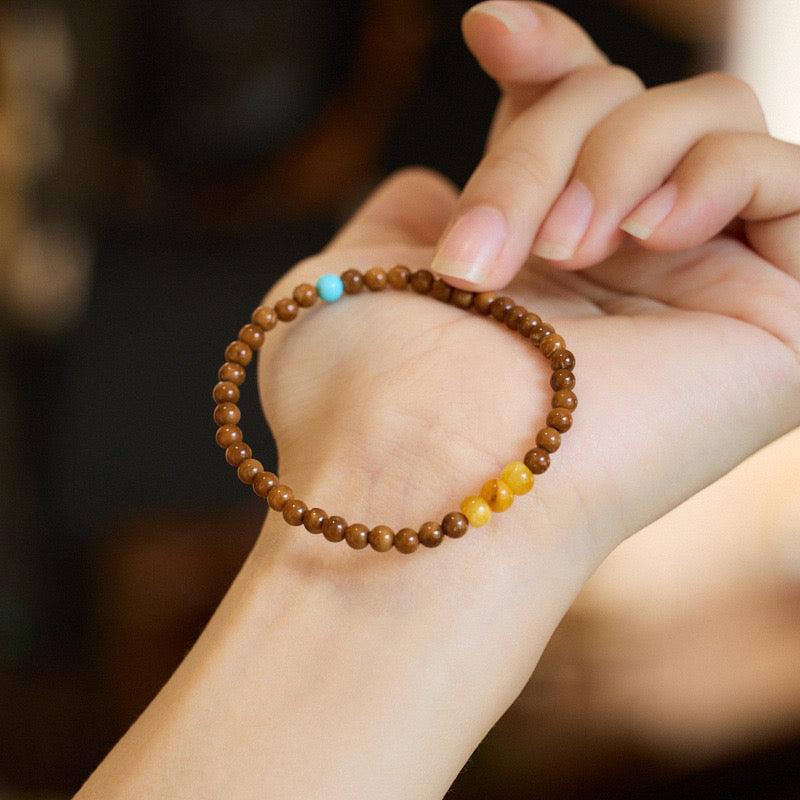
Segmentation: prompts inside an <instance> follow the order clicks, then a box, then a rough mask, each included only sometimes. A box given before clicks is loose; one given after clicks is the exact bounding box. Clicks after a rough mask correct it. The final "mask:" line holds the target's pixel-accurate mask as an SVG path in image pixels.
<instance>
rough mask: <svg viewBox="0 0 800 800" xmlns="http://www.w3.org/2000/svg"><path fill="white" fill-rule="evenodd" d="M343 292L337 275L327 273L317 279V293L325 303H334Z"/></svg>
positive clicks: (340, 280) (342, 285) (342, 286)
mask: <svg viewBox="0 0 800 800" xmlns="http://www.w3.org/2000/svg"><path fill="white" fill-rule="evenodd" d="M343 293H344V284H343V283H342V279H341V278H340V277H339V276H338V275H333V274H332V273H328V274H327V275H321V276H320V277H319V279H318V280H317V294H318V295H319V296H320V298H321V299H322V300H324V301H325V302H326V303H335V302H336V301H337V300H338V299H339V298H340V297H341V296H342V294H343Z"/></svg>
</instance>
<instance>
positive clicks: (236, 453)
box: [213, 266, 578, 553]
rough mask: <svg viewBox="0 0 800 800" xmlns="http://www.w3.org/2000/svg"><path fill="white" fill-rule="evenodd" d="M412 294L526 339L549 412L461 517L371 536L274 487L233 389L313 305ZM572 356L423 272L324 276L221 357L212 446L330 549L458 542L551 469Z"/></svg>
mask: <svg viewBox="0 0 800 800" xmlns="http://www.w3.org/2000/svg"><path fill="white" fill-rule="evenodd" d="M408 286H410V287H411V288H412V289H413V290H414V291H415V292H418V293H419V294H429V295H430V296H431V297H433V298H435V299H436V300H439V301H440V302H443V303H450V304H451V305H454V306H456V307H457V308H461V309H463V310H465V311H468V310H470V309H472V310H473V311H474V312H476V313H478V314H482V315H484V316H489V315H491V316H492V317H493V318H494V319H496V320H497V321H498V322H501V323H505V325H507V326H508V327H509V328H510V329H511V330H514V331H517V332H518V333H519V334H521V335H522V336H523V337H525V338H526V339H530V341H532V342H533V343H534V345H535V346H537V347H538V348H539V350H540V351H541V352H542V354H543V355H544V356H545V357H546V358H548V359H549V360H550V366H551V367H552V369H553V374H552V376H551V378H550V386H551V387H552V388H553V390H554V392H555V393H554V394H553V399H552V409H551V410H550V412H549V413H548V415H547V424H546V426H545V427H543V428H542V429H541V430H540V431H539V432H538V433H537V434H536V447H534V448H533V449H532V450H529V451H528V452H527V453H526V454H525V457H524V459H523V460H522V461H512V462H511V463H510V464H507V465H506V466H505V467H504V468H503V470H502V472H501V473H500V475H499V477H496V478H491V479H489V480H488V481H486V483H485V484H484V485H483V487H482V488H481V490H480V492H479V493H478V494H476V495H470V496H469V497H466V498H464V500H463V501H462V502H461V505H460V511H451V512H450V513H449V514H445V516H444V518H443V519H442V521H441V523H438V522H426V523H425V524H424V525H422V526H421V527H420V528H419V530H418V531H417V530H415V529H414V528H401V529H400V530H399V531H397V532H396V533H395V532H394V531H393V530H392V529H391V528H389V527H388V526H386V525H377V526H375V527H373V528H369V527H367V526H366V525H362V524H360V523H355V524H353V525H348V524H347V522H346V521H345V520H344V519H343V518H342V517H340V516H336V515H330V516H329V515H328V514H327V513H326V512H325V511H323V510H322V509H321V508H308V507H307V506H306V504H305V503H304V502H303V501H302V500H299V499H297V498H295V496H294V493H293V492H292V490H291V489H290V488H289V487H288V486H285V485H284V484H282V483H280V482H279V480H278V476H277V475H275V474H274V473H272V472H268V471H266V470H265V469H264V466H263V464H262V463H261V462H260V461H258V460H257V459H255V458H253V453H252V451H251V449H250V447H249V446H248V445H247V444H246V443H245V442H244V441H243V439H242V431H241V429H240V428H239V427H238V423H239V420H240V419H241V412H240V411H239V407H238V406H237V405H236V403H237V402H238V401H239V396H240V394H239V387H240V386H241V385H242V383H243V382H244V379H245V367H247V366H248V365H249V364H250V361H251V360H252V358H253V352H254V351H255V350H258V349H259V348H260V347H261V346H262V345H263V344H264V339H265V334H266V333H267V332H268V331H271V330H272V329H273V328H274V327H275V326H276V325H277V323H278V321H281V322H291V321H292V320H294V319H296V318H297V315H298V313H299V311H300V309H301V308H309V307H310V306H313V305H314V303H315V302H316V300H317V298H320V299H321V300H323V301H324V302H326V303H333V302H335V301H337V300H339V298H340V297H342V295H343V294H358V293H359V292H360V291H361V290H362V289H363V288H364V287H366V288H367V289H369V290H371V291H373V292H378V291H381V290H383V289H385V288H387V287H392V288H394V289H399V290H404V289H406V288H407V287H408ZM574 366H575V356H574V355H573V354H572V353H571V352H570V351H569V350H568V349H567V346H566V343H565V342H564V339H563V337H561V336H560V335H559V334H557V333H556V332H555V330H554V328H553V327H552V325H549V324H547V323H545V322H542V320H541V318H540V317H539V316H538V315H536V314H533V313H531V312H529V311H528V310H527V309H526V308H524V307H523V306H520V305H517V303H515V302H514V301H513V300H512V299H511V298H510V297H506V296H505V295H497V294H496V293H495V292H480V293H474V292H468V291H464V290H462V289H454V288H452V287H451V286H449V285H448V284H447V283H445V282H444V281H443V280H441V279H439V278H436V277H435V276H434V275H433V274H432V273H431V272H429V271H428V270H425V269H421V270H418V271H416V272H412V271H411V270H409V269H408V268H407V267H404V266H396V267H393V268H392V269H390V270H389V271H388V272H386V271H385V270H383V269H380V268H379V267H374V268H373V269H370V270H369V271H367V272H366V273H364V274H362V273H360V272H359V271H358V270H354V269H349V270H347V271H345V272H343V273H342V275H341V276H339V275H323V276H322V277H321V278H319V280H318V281H317V283H316V286H312V285H311V284H309V283H301V284H300V285H299V286H297V287H296V288H295V289H294V291H293V292H292V296H291V297H285V298H283V299H282V300H278V302H277V303H275V307H274V308H270V307H268V306H259V307H258V308H257V309H256V310H255V311H254V312H253V314H252V317H251V321H250V322H249V323H248V324H247V325H245V326H244V327H243V328H242V329H241V330H240V331H239V338H238V339H236V340H235V341H233V342H231V343H230V344H229V345H228V347H227V348H226V350H225V363H224V364H223V365H222V366H221V367H220V369H219V373H218V376H219V383H217V384H216V386H214V391H213V398H214V402H215V403H217V406H216V408H215V409H214V422H215V423H216V424H217V425H218V426H219V427H218V428H217V433H216V440H217V444H218V445H219V446H220V447H222V448H224V449H225V459H226V460H227V462H228V463H229V464H230V465H231V466H232V467H235V468H236V471H237V474H238V476H239V479H240V480H241V481H242V482H243V483H246V484H249V485H250V486H252V488H253V491H254V492H255V493H256V494H257V495H258V496H259V497H261V498H264V499H266V501H267V503H268V504H269V507H270V508H271V509H273V510H274V511H277V512H281V513H282V514H283V518H284V520H285V521H286V522H287V523H289V525H303V526H304V527H305V528H306V530H307V531H309V532H310V533H321V534H322V535H323V537H324V538H325V539H327V540H328V541H329V542H341V541H342V540H344V541H346V542H347V544H348V545H350V547H352V548H353V549H355V550H362V549H364V548H365V547H367V545H369V546H370V547H371V548H372V549H373V550H377V551H379V552H386V551H387V550H391V549H392V547H394V549H395V550H398V551H399V552H401V553H413V552H414V551H415V550H416V549H417V548H418V547H419V545H420V544H421V545H423V546H424V547H436V546H437V545H438V544H440V543H441V542H442V540H443V538H444V537H445V536H449V537H450V538H453V539H458V538H460V537H461V536H463V535H464V534H465V533H466V532H467V529H468V528H469V526H470V525H472V526H474V527H478V526H480V525H484V524H486V523H487V522H488V521H489V519H490V518H491V516H492V512H495V511H497V512H500V511H505V510H506V509H507V508H509V506H511V504H512V502H513V501H514V497H515V495H524V494H527V493H528V492H529V491H530V490H531V488H532V487H533V480H534V478H533V476H534V475H540V474H541V473H543V472H544V471H545V470H546V469H547V468H548V467H549V466H550V454H551V453H554V452H555V451H556V450H558V448H559V446H560V444H561V434H562V433H566V431H568V430H569V429H570V427H571V426H572V412H573V411H574V410H575V408H576V406H577V405H578V399H577V397H576V396H575V393H574V392H573V391H572V390H573V389H574V388H575V374H574V373H573V368H574Z"/></svg>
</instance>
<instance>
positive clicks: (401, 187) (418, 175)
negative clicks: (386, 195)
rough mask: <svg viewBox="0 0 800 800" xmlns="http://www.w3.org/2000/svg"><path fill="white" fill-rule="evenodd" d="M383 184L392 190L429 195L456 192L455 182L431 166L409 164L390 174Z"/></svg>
mask: <svg viewBox="0 0 800 800" xmlns="http://www.w3.org/2000/svg"><path fill="white" fill-rule="evenodd" d="M383 186H384V188H385V189H391V190H392V191H398V192H408V193H409V194H411V195H416V194H419V193H422V194H423V195H425V196H427V195H429V194H432V193H436V194H439V193H447V194H454V193H455V188H454V187H453V184H452V183H451V182H450V181H449V180H448V179H447V178H446V177H445V176H444V175H442V174H441V173H440V172H437V171H436V170H434V169H431V168H430V167H423V166H417V165H414V166H409V167H402V168H401V169H398V170H396V171H395V172H393V173H391V175H389V176H388V177H387V178H386V179H385V181H384V183H383Z"/></svg>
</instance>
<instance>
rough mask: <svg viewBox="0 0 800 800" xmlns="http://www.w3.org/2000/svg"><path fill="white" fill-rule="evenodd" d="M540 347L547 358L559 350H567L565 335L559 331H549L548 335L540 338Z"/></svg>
mask: <svg viewBox="0 0 800 800" xmlns="http://www.w3.org/2000/svg"><path fill="white" fill-rule="evenodd" d="M539 349H540V350H541V351H542V353H543V354H544V356H545V358H550V357H551V356H552V355H554V354H555V353H556V352H558V351H559V350H566V349H567V343H566V342H565V341H564V337H563V336H561V335H560V334H558V333H549V334H548V335H547V336H544V337H542V338H541V339H540V340H539Z"/></svg>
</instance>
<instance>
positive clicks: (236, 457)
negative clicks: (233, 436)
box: [225, 442, 253, 467]
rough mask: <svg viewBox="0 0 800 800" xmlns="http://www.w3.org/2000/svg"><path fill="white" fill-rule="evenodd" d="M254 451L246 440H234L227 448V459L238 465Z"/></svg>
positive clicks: (235, 465)
mask: <svg viewBox="0 0 800 800" xmlns="http://www.w3.org/2000/svg"><path fill="white" fill-rule="evenodd" d="M252 455H253V451H252V450H251V449H250V445H249V444H246V443H245V442H234V443H233V444H232V445H229V446H228V447H226V448H225V460H226V461H227V462H228V463H229V464H230V465H231V466H232V467H238V466H239V464H241V463H242V461H244V460H245V459H246V458H250V456H252Z"/></svg>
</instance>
